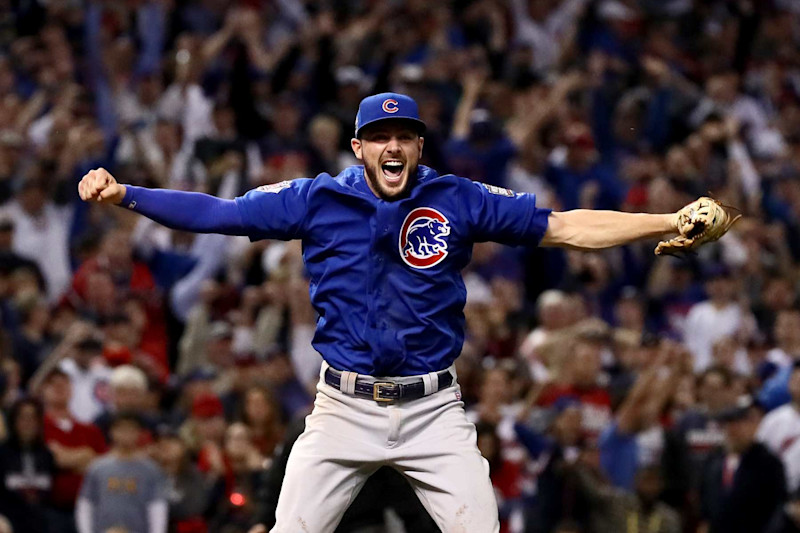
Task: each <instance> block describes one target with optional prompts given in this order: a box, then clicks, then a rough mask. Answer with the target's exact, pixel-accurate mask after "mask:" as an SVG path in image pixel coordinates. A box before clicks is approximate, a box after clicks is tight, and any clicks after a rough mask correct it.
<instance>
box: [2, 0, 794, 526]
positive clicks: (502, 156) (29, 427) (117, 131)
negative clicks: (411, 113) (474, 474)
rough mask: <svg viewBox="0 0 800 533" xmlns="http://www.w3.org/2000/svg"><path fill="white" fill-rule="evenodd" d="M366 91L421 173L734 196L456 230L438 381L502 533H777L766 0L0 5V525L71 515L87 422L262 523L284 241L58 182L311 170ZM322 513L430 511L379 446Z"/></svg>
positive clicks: (777, 152)
mask: <svg viewBox="0 0 800 533" xmlns="http://www.w3.org/2000/svg"><path fill="white" fill-rule="evenodd" d="M384 90H392V91H398V92H405V93H407V94H410V95H412V96H413V97H414V98H416V99H417V101H418V102H419V103H420V106H421V113H422V115H423V119H424V120H425V121H426V122H427V124H428V133H427V135H426V139H425V151H424V163H425V164H428V165H430V166H433V167H435V168H436V169H438V170H439V171H440V172H442V173H445V172H452V173H456V174H459V175H462V176H466V177H469V178H471V179H474V180H479V181H483V182H487V183H490V184H494V185H498V186H503V187H509V188H511V189H514V190H518V191H525V192H533V193H535V194H536V195H537V196H538V201H539V204H540V205H542V206H546V207H552V208H555V209H574V208H579V207H583V208H598V209H622V210H628V211H647V212H670V211H674V210H676V209H678V208H679V207H681V206H682V205H684V204H685V203H687V202H689V201H691V200H693V199H694V198H696V197H697V196H699V195H703V194H706V192H707V191H710V192H711V193H713V194H714V195H715V196H716V197H718V198H720V199H721V200H723V202H724V203H727V204H730V205H735V206H739V207H740V208H741V209H742V211H743V212H744V214H745V219H744V220H743V221H741V222H740V223H739V224H738V225H737V226H736V227H735V228H734V230H733V231H732V233H730V234H729V235H728V236H726V237H725V239H723V240H722V241H721V242H719V243H716V244H714V245H710V246H707V247H704V248H703V249H702V250H701V251H700V253H699V254H698V255H693V256H690V257H686V258H680V259H674V258H659V259H657V260H656V259H655V258H654V257H653V254H652V250H653V246H654V243H643V244H641V245H632V246H628V247H625V248H620V249H615V250H612V251H608V252H604V253H596V254H582V253H574V252H568V251H563V250H543V249H515V248H506V247H502V246H499V245H494V244H480V245H477V246H476V247H475V253H474V258H473V261H472V264H471V265H470V266H469V268H468V269H467V271H466V272H465V280H466V282H467V286H468V291H469V293H468V302H467V308H466V310H465V313H466V318H467V324H468V333H467V341H466V343H465V346H464V350H463V355H462V356H461V358H460V359H459V361H458V372H459V381H460V382H461V386H462V390H463V399H464V402H465V404H466V409H467V411H468V413H469V415H470V417H471V419H472V420H473V421H474V422H475V423H476V425H477V427H478V434H479V446H480V448H481V451H482V453H483V454H484V455H485V456H486V457H487V458H488V459H489V461H490V464H491V477H492V482H493V484H494V486H495V489H496V492H497V496H498V502H499V506H500V516H501V518H502V531H503V533H519V532H533V533H552V532H558V533H605V532H608V533H619V532H625V533H645V532H646V533H673V532H687V533H695V532H702V533H736V532H742V533H759V532H765V533H783V532H797V531H800V495H799V493H798V492H797V490H798V487H800V439H798V437H800V411H798V409H797V407H796V405H800V372H798V371H795V369H796V368H800V367H799V366H798V362H800V308H799V307H798V282H799V281H800V278H799V277H798V275H799V274H800V270H798V266H799V263H798V261H799V260H800V2H798V1H797V0H443V1H439V2H426V1H424V0H408V1H400V0H335V1H329V2H322V1H319V2H318V1H310V0H306V1H301V0H242V1H239V2H235V1H231V0H0V408H2V413H3V415H4V416H3V417H2V418H0V428H1V429H0V441H1V442H2V443H3V444H2V445H1V446H0V515H2V516H3V517H4V518H3V519H0V532H3V533H6V532H9V531H12V528H13V531H14V532H23V533H27V532H45V533H50V532H53V533H61V532H70V531H74V530H75V521H74V507H75V501H76V497H77V495H78V494H79V491H80V490H81V483H82V476H83V473H84V472H85V471H86V469H87V468H88V467H89V465H91V464H92V463H93V462H94V461H96V460H98V458H100V457H102V456H103V455H104V454H105V453H107V450H109V447H110V446H112V445H113V443H112V442H111V441H110V440H109V438H110V435H109V428H110V426H111V423H112V421H113V420H114V416H115V414H117V413H120V412H135V413H137V414H138V415H139V417H140V419H141V420H142V423H143V426H142V431H141V435H140V445H141V448H142V450H143V452H146V454H147V455H148V456H149V457H150V458H151V459H152V461H154V462H155V463H156V464H157V465H158V468H159V471H160V473H161V474H160V475H161V481H160V482H159V483H160V485H159V487H158V488H157V492H158V493H160V494H162V495H163V496H164V497H165V498H166V499H167V501H168V503H169V524H170V526H169V527H170V531H171V532H175V533H203V532H207V531H208V532H224V533H237V532H244V531H247V529H248V528H249V526H251V525H252V524H253V523H255V522H257V521H262V522H264V523H266V524H267V525H269V524H270V520H272V513H273V511H274V506H275V502H276V500H277V494H278V491H279V488H280V483H281V477H282V471H283V467H284V464H285V460H286V456H287V454H288V451H289V449H290V448H291V444H292V442H293V441H294V439H295V438H296V437H297V435H298V434H299V432H300V431H301V430H302V423H303V417H304V415H305V414H306V413H307V412H308V411H309V409H310V405H311V402H312V398H313V395H312V394H313V387H314V383H315V381H316V379H317V375H318V369H319V363H320V359H319V356H318V355H317V354H316V353H315V352H314V351H313V349H312V348H311V345H310V340H311V337H312V334H313V329H314V322H315V318H316V317H315V314H314V311H313V309H312V308H311V307H310V305H309V301H308V295H307V281H306V279H305V277H304V269H303V265H302V259H301V251H300V247H299V244H297V243H288V244H287V243H282V242H271V241H264V242H256V243H250V242H249V241H248V240H247V239H246V238H234V237H225V236H218V235H198V236H195V235H189V234H185V233H180V232H174V231H169V230H166V229H165V228H162V227H160V226H158V225H156V224H155V223H152V222H149V221H148V220H145V219H143V218H140V217H136V216H133V215H131V214H130V213H128V212H126V211H125V210H123V209H109V208H101V207H99V206H93V205H89V204H85V203H81V202H80V201H79V199H78V195H77V188H76V185H77V182H78V180H79V179H80V177H81V176H82V175H83V174H84V173H85V172H86V171H87V170H89V169H91V168H95V167H98V166H102V167H105V168H107V169H109V170H110V171H111V172H112V173H113V174H114V175H115V176H117V177H118V178H119V180H120V181H122V182H127V183H133V184H138V185H146V186H151V187H169V188H177V189H184V190H195V191H203V192H208V193H211V194H215V195H218V196H222V197H226V198H232V197H234V196H236V195H240V194H243V193H244V192H245V191H247V190H249V189H251V188H254V187H256V186H259V185H262V184H268V183H275V182H278V181H282V180H285V179H292V178H296V177H307V176H314V175H316V174H318V173H320V172H330V173H332V174H336V173H338V172H339V171H340V170H341V169H342V168H344V167H346V166H348V165H351V164H354V163H355V160H354V158H353V156H352V153H351V152H350V150H349V140H350V137H351V135H352V128H353V120H354V116H355V112H356V109H357V106H358V102H359V100H360V99H361V98H362V97H364V96H365V95H368V94H370V93H375V92H381V91H384ZM84 494H85V495H88V497H91V495H90V491H87V489H84ZM112 511H113V510H112ZM129 512H130V509H123V508H121V509H119V513H120V528H119V529H117V530H114V531H117V532H122V531H130V533H133V531H134V529H131V528H133V527H134V526H133V525H130V524H129V523H128V522H126V518H125V517H126V516H127V513H129ZM109 531H112V530H109ZM339 531H341V532H352V533H356V532H361V533H367V532H383V531H385V532H389V533H400V532H403V531H406V532H408V533H412V532H414V533H418V532H422V533H425V532H429V531H437V530H436V528H435V526H433V525H432V522H431V521H430V519H429V518H428V517H427V515H426V514H425V512H424V510H423V509H422V507H421V506H420V505H419V503H418V502H417V501H416V498H415V497H414V495H413V493H412V492H411V491H410V489H409V487H408V486H407V485H406V484H405V482H404V481H403V480H402V479H401V478H399V477H398V476H397V475H396V474H394V473H393V472H392V471H388V470H385V471H380V472H379V473H378V474H376V476H375V477H374V478H373V479H372V480H371V481H370V485H369V486H368V488H367V489H366V490H365V491H364V492H363V493H362V496H361V497H360V498H359V499H358V500H357V501H356V503H354V505H353V507H352V508H351V509H350V511H349V512H348V514H347V515H346V517H345V520H344V521H343V523H342V525H341V526H340V528H339Z"/></svg>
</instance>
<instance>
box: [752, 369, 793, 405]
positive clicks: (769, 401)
mask: <svg viewBox="0 0 800 533" xmlns="http://www.w3.org/2000/svg"><path fill="white" fill-rule="evenodd" d="M790 376H791V367H789V368H788V369H787V368H782V369H780V370H779V371H778V372H776V373H775V375H774V376H772V377H771V378H769V379H768V380H767V382H766V383H764V386H763V387H762V388H761V390H760V391H759V392H758V401H759V403H760V404H761V406H762V407H763V408H764V409H766V410H767V411H771V410H773V409H775V408H777V407H780V406H781V405H784V404H787V403H789V402H790V401H792V396H791V395H790V394H789V378H790Z"/></svg>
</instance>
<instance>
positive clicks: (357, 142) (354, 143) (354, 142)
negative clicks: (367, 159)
mask: <svg viewBox="0 0 800 533" xmlns="http://www.w3.org/2000/svg"><path fill="white" fill-rule="evenodd" d="M350 148H352V149H353V154H355V156H356V159H358V160H359V161H363V159H362V157H361V139H357V138H356V137H353V138H352V139H350Z"/></svg>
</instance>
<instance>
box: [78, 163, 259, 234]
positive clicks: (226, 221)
mask: <svg viewBox="0 0 800 533" xmlns="http://www.w3.org/2000/svg"><path fill="white" fill-rule="evenodd" d="M78 192H79V194H80V197H81V199H82V200H84V201H87V202H88V201H96V202H101V203H106V204H114V205H120V204H122V205H123V206H125V207H128V208H130V209H133V210H135V211H136V212H137V213H140V214H142V215H144V216H146V217H148V218H151V219H153V220H155V221H156V222H158V223H159V224H163V225H164V226H167V227H169V228H173V229H179V230H183V231H192V232H196V233H223V234H226V235H248V234H249V232H248V228H246V227H245V224H244V222H243V221H242V216H241V214H240V212H239V208H238V206H237V205H236V201H234V200H223V199H221V198H216V197H214V196H210V195H208V194H202V193H196V192H185V191H172V190H167V189H147V188H144V187H134V186H131V185H122V184H121V183H117V180H116V179H114V176H112V175H111V174H109V173H108V171H106V170H105V169H102V168H99V169H97V170H91V171H89V173H87V174H86V175H85V176H84V177H83V179H81V181H80V183H79V184H78Z"/></svg>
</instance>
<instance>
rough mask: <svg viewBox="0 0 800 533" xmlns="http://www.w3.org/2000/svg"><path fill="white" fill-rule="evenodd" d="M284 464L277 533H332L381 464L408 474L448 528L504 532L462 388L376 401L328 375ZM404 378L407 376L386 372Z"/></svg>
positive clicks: (448, 532) (457, 532) (450, 532)
mask: <svg viewBox="0 0 800 533" xmlns="http://www.w3.org/2000/svg"><path fill="white" fill-rule="evenodd" d="M327 367H328V366H327V364H326V363H323V366H322V369H321V373H320V376H321V379H320V382H319V384H318V385H317V396H316V399H315V401H314V410H313V411H312V413H311V414H310V415H309V416H308V417H307V418H306V428H305V431H304V432H303V434H302V435H300V437H299V438H298V439H297V442H296V443H295V445H294V447H293V448H292V452H291V454H290V455H289V461H288V463H287V466H286V476H285V478H284V480H283V486H282V487H281V493H280V497H279V498H278V508H277V510H276V524H275V527H274V528H273V529H272V533H298V532H302V533H329V532H333V531H334V530H335V529H336V526H337V525H338V524H339V521H340V520H341V519H342V515H344V512H345V511H346V510H347V507H348V506H349V505H350V503H351V502H352V501H353V500H354V499H355V497H356V495H357V494H358V492H359V491H360V490H361V487H363V486H364V483H365V482H366V480H367V478H368V477H369V476H370V475H371V474H372V473H373V472H375V471H376V470H377V469H378V468H380V467H381V466H385V465H387V466H391V467H393V468H395V469H396V470H398V471H399V472H401V473H402V474H404V475H405V477H406V479H407V480H408V481H409V482H410V483H411V486H412V487H413V489H414V492H415V493H416V494H417V496H418V497H419V499H420V501H421V502H422V505H423V506H424V507H425V509H427V511H428V513H430V515H431V517H432V518H433V520H434V521H435V522H436V524H437V525H438V526H439V528H440V529H441V530H442V531H443V532H444V533H467V532H469V533H498V532H499V531H500V523H499V520H498V514H497V502H496V500H495V496H494V490H493V489H492V485H491V482H490V481H489V463H488V462H487V461H486V460H485V459H484V458H483V457H482V456H481V454H480V452H479V451H478V446H477V436H476V433H475V426H474V425H473V424H472V423H470V422H469V421H467V418H466V415H465V413H464V404H463V402H462V401H461V400H460V398H461V395H460V388H459V386H458V384H457V383H456V381H455V370H454V369H452V368H451V370H450V371H451V372H453V377H454V379H453V383H454V385H451V386H450V387H447V388H445V389H442V390H441V391H439V392H436V393H433V394H431V395H429V396H425V397H423V398H420V399H418V400H412V401H408V402H398V403H381V404H379V403H377V402H375V401H372V400H368V399H364V398H356V397H353V396H349V395H347V394H345V393H343V392H341V391H339V390H337V389H335V388H333V387H331V386H330V385H327V384H326V383H325V380H324V377H322V376H324V372H325V369H326V368H327ZM388 379H393V380H395V381H402V380H403V379H404V378H388Z"/></svg>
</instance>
